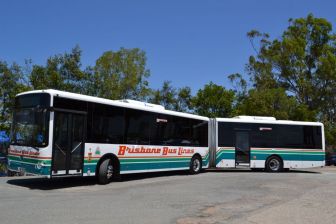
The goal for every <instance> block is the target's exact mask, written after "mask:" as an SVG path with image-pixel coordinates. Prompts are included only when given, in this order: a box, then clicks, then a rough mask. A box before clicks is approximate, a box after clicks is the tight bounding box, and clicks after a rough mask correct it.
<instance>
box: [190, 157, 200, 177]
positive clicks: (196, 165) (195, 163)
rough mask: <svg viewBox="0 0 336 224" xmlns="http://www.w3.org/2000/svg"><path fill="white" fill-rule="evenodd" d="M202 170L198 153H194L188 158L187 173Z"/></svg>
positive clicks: (196, 172) (195, 172)
mask: <svg viewBox="0 0 336 224" xmlns="http://www.w3.org/2000/svg"><path fill="white" fill-rule="evenodd" d="M201 170H202V159H201V157H200V156H199V155H194V156H193V157H192V158H191V160H190V166H189V173H190V174H198V173H200V172H201Z"/></svg>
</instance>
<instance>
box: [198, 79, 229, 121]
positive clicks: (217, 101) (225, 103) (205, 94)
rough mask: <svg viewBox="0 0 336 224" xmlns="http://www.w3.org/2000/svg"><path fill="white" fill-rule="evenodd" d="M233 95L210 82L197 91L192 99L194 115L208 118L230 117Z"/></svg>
mask: <svg viewBox="0 0 336 224" xmlns="http://www.w3.org/2000/svg"><path fill="white" fill-rule="evenodd" d="M234 99H235V93H234V91H233V90H226V89H225V88H224V87H223V86H219V85H216V84H214V83H212V82H210V83H209V84H206V85H205V86H204V88H203V89H200V90H198V92H197V94H196V96H195V97H193V99H192V105H193V109H194V111H195V113H197V114H199V115H203V116H208V117H230V116H231V115H232V112H233V102H234Z"/></svg>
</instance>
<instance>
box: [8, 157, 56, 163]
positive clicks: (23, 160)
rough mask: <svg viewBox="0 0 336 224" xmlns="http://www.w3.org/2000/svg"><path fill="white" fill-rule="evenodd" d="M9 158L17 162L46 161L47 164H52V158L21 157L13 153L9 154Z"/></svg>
mask: <svg viewBox="0 0 336 224" xmlns="http://www.w3.org/2000/svg"><path fill="white" fill-rule="evenodd" d="M8 159H10V160H13V161H17V162H26V163H34V164H37V163H42V162H43V163H44V164H47V165H50V164H51V160H50V159H47V160H46V159H35V158H29V157H20V156H12V155H8Z"/></svg>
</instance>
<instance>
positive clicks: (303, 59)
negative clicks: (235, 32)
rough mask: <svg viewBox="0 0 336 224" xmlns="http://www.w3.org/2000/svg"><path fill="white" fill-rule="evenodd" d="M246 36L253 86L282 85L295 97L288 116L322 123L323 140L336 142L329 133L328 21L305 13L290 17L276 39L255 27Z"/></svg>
mask: <svg viewBox="0 0 336 224" xmlns="http://www.w3.org/2000/svg"><path fill="white" fill-rule="evenodd" d="M248 37H249V38H250V41H251V43H252V46H253V48H254V49H255V51H256V55H254V56H251V57H250V59H249V63H248V65H247V67H246V68H247V72H248V74H249V75H250V77H251V80H252V83H253V85H254V87H255V88H256V89H257V90H258V91H259V92H260V91H261V92H263V91H266V90H267V89H278V88H283V89H284V90H285V91H286V94H287V95H289V96H292V97H294V98H295V100H296V105H297V108H296V110H295V111H296V113H292V115H291V116H294V117H295V118H296V119H299V120H305V119H309V120H316V119H317V120H320V121H322V122H324V123H325V124H326V127H327V128H326V136H327V142H328V143H329V144H332V145H336V136H335V135H333V134H330V133H334V132H335V126H334V123H335V118H336V106H335V105H336V99H335V90H336V35H335V34H334V33H333V31H332V25H331V23H330V22H328V21H327V20H326V19H324V18H315V17H314V16H313V15H312V14H309V15H308V16H307V17H306V18H298V19H290V20H289V26H288V28H287V29H286V30H285V31H284V32H283V34H282V36H281V37H280V38H276V39H273V40H271V39H270V37H269V35H268V34H262V33H260V32H259V31H256V30H252V31H251V32H249V33H248ZM256 43H257V44H258V45H257V44H256ZM271 113H272V111H270V114H271ZM314 115H315V116H314ZM329 132H330V133H329Z"/></svg>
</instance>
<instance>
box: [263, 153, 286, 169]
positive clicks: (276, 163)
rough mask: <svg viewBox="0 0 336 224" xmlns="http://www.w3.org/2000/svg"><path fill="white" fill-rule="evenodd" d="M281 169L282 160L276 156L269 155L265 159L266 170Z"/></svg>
mask: <svg viewBox="0 0 336 224" xmlns="http://www.w3.org/2000/svg"><path fill="white" fill-rule="evenodd" d="M282 170H283V163H282V160H281V159H280V158H279V157H277V156H271V157H269V158H268V159H267V161H266V171H267V172H281V171H282Z"/></svg>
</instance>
